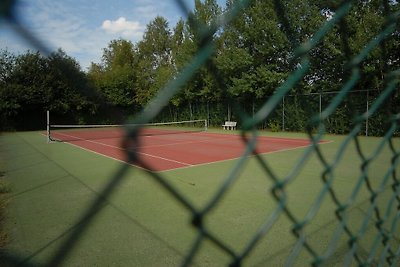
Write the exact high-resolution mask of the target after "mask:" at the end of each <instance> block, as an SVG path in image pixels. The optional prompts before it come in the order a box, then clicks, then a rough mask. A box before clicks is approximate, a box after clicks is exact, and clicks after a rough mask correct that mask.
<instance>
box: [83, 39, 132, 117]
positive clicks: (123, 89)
mask: <svg viewBox="0 0 400 267" xmlns="http://www.w3.org/2000/svg"><path fill="white" fill-rule="evenodd" d="M137 67H138V55H137V51H136V47H135V46H134V45H133V44H132V43H131V42H130V41H127V40H123V39H119V40H112V41H111V42H110V43H109V44H108V47H107V48H105V49H104V51H103V57H102V63H101V64H94V63H92V65H91V67H90V68H89V72H88V77H89V79H90V80H91V81H92V83H93V84H94V85H95V86H96V88H97V90H98V91H99V92H100V93H101V94H102V95H103V96H104V98H105V99H106V102H108V103H111V104H113V105H116V106H120V107H122V108H125V109H130V110H133V109H134V104H135V97H136V91H137V90H136V81H137V72H138V69H137Z"/></svg>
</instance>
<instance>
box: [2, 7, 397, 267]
mask: <svg viewBox="0 0 400 267" xmlns="http://www.w3.org/2000/svg"><path fill="white" fill-rule="evenodd" d="M14 2H15V1H12V0H9V1H2V2H1V15H2V17H3V19H5V20H7V21H8V22H11V23H12V24H13V25H14V27H15V30H16V32H18V33H19V34H20V35H21V36H22V37H24V38H25V39H27V41H29V42H30V43H31V44H32V46H33V47H35V48H37V49H39V50H41V51H44V52H45V53H46V52H48V51H47V49H46V45H45V44H43V42H42V41H41V40H39V39H37V38H36V37H35V36H34V35H33V34H31V33H30V32H29V31H28V30H26V29H25V28H23V27H22V26H21V25H20V24H19V23H18V17H19V16H20V14H14V13H13V9H12V7H13V4H14ZM231 2H232V4H231V5H229V9H228V10H227V11H226V12H224V13H223V15H222V16H221V17H218V18H215V19H214V20H213V21H212V23H211V24H210V25H208V26H207V28H205V26H204V25H203V24H196V21H194V23H195V24H196V25H197V26H200V25H202V27H204V28H203V29H202V31H200V32H201V34H202V35H201V40H202V42H200V43H201V46H200V47H199V49H198V51H197V53H196V54H195V55H194V57H193V58H192V59H191V61H190V63H189V64H188V65H187V67H186V68H184V69H183V70H182V71H181V72H180V73H179V74H177V76H176V77H175V78H174V79H172V80H170V81H169V82H168V83H167V85H166V86H165V87H164V88H163V89H162V90H160V91H159V92H158V94H157V95H156V96H155V97H154V98H153V99H152V101H150V102H149V104H148V105H147V107H146V108H145V109H144V110H143V112H141V113H140V114H139V115H138V116H136V118H135V119H134V120H133V122H134V123H135V124H137V125H140V124H142V123H147V122H150V121H152V120H154V119H155V118H156V117H157V116H160V112H161V111H162V110H163V108H164V107H165V106H167V105H168V103H169V101H170V100H171V98H172V97H173V96H174V95H175V94H177V93H178V92H179V90H180V88H181V87H182V86H183V85H185V83H187V82H188V81H189V80H190V79H191V77H192V76H193V75H194V73H196V71H197V70H198V69H200V68H201V67H203V66H208V64H206V63H209V62H208V59H209V58H210V57H212V56H213V53H214V49H215V47H214V44H213V42H212V38H211V36H213V35H214V34H215V33H216V32H217V31H219V30H220V28H221V27H223V26H224V25H226V24H228V23H230V22H231V21H232V20H233V19H234V18H235V17H236V16H238V15H239V14H240V13H241V12H242V11H243V10H244V9H245V8H246V7H248V6H249V5H250V4H251V2H252V1H246V0H243V1H231ZM283 2H284V1H279V0H275V1H273V3H274V7H275V10H276V15H277V17H278V18H279V21H280V23H281V26H282V31H283V32H284V33H285V34H286V36H287V38H288V40H293V36H292V35H293V33H294V32H295V29H294V28H293V27H292V25H291V24H290V22H289V20H288V19H287V17H288V16H289V15H290V14H287V12H286V10H285V8H284V5H283ZM329 2H330V3H331V2H332V3H331V4H332V5H333V6H336V9H335V11H334V12H330V13H329V14H330V17H329V19H327V20H326V21H325V23H324V24H323V25H321V26H320V27H319V29H318V30H317V31H316V32H315V33H314V34H313V35H312V36H311V37H304V38H301V39H304V40H305V41H304V42H303V43H302V44H300V45H297V44H296V42H295V41H293V42H292V45H293V59H292V60H293V61H294V62H295V64H294V66H296V68H294V70H293V72H292V73H291V74H290V75H289V77H288V78H287V79H286V80H285V81H284V82H283V83H282V84H281V85H280V86H279V87H277V88H276V90H275V94H274V95H272V96H271V97H269V98H267V99H266V100H265V101H263V103H262V104H259V103H257V104H252V105H251V106H250V107H247V108H243V106H240V107H239V106H236V105H235V102H234V101H232V103H229V105H230V106H231V108H232V110H234V112H235V113H234V114H235V116H237V119H238V120H240V127H241V133H242V135H243V142H244V143H245V149H244V150H243V153H242V156H241V158H240V159H238V160H237V161H236V163H235V165H234V166H233V167H232V168H231V170H230V171H229V172H228V173H226V175H225V176H224V178H223V179H224V182H223V183H222V185H221V186H220V187H219V188H218V189H217V190H216V192H215V194H214V195H213V196H212V197H211V198H210V199H209V200H208V202H207V204H206V205H205V206H204V207H202V208H198V207H196V206H195V205H193V204H192V203H191V202H190V201H189V200H188V199H187V198H186V197H185V196H184V195H183V194H181V193H180V192H179V191H178V190H177V189H176V188H174V186H173V184H171V183H169V182H168V179H164V177H163V174H162V173H156V172H150V171H149V172H148V175H149V176H151V177H152V178H153V179H154V180H155V181H157V182H158V183H159V184H160V185H161V186H162V187H163V188H164V189H165V191H166V192H168V193H169V194H170V196H171V198H174V199H176V200H177V201H178V202H179V203H181V204H182V205H183V206H184V207H185V208H186V210H187V212H188V213H189V214H190V216H191V218H192V219H191V223H192V226H193V228H194V229H195V230H196V232H197V237H196V239H195V241H194V242H193V244H192V245H191V247H190V248H188V253H187V255H185V259H184V261H183V263H182V264H183V265H184V266H187V265H190V264H191V263H193V260H194V258H195V256H196V254H197V253H198V252H199V250H200V247H201V244H202V243H204V242H205V241H208V242H211V243H213V244H214V245H215V246H216V247H218V249H220V250H221V252H223V253H225V254H226V255H228V256H229V257H230V259H231V260H230V262H231V265H232V266H239V265H241V264H242V262H243V261H244V260H245V259H246V257H247V256H248V255H249V254H250V253H251V252H252V251H253V250H254V249H255V248H256V247H257V244H258V243H259V241H260V240H261V239H262V238H264V237H265V236H267V235H268V233H269V231H270V230H271V228H272V226H273V225H274V223H276V221H277V218H278V217H280V216H285V217H286V218H287V219H289V221H290V222H291V223H292V234H293V236H294V237H295V238H296V242H295V245H294V246H293V248H292V250H291V253H290V255H289V256H288V258H287V259H286V264H287V265H288V266H292V265H296V259H297V258H298V256H299V253H300V251H303V250H305V251H306V252H307V253H308V254H309V255H310V256H311V258H312V261H311V262H309V264H312V265H315V266H320V265H324V264H326V263H327V259H328V258H330V257H332V255H335V252H336V251H335V249H336V245H337V243H338V239H341V238H344V239H346V240H347V244H348V251H347V253H345V254H346V259H345V262H346V263H347V264H349V265H350V264H351V263H352V262H353V263H354V262H355V263H356V265H358V266H367V265H372V266H375V265H379V266H383V265H388V266H398V265H399V255H400V246H399V231H398V225H399V221H400V209H399V207H400V192H399V190H400V186H399V177H398V174H397V172H396V170H398V166H399V155H400V151H398V150H397V149H396V146H395V145H394V144H393V142H394V135H395V134H396V133H397V134H398V131H399V123H400V113H398V110H397V113H396V112H394V113H392V114H385V115H379V116H377V114H378V113H379V109H380V108H381V107H382V106H383V105H387V103H388V99H390V98H391V96H392V95H393V94H395V93H396V92H397V93H398V90H399V85H398V84H399V78H400V69H395V70H392V71H390V72H388V73H384V76H385V83H384V86H383V87H382V88H380V89H379V90H378V91H363V92H359V93H358V94H363V95H364V97H363V98H362V99H363V100H361V101H356V100H358V99H359V98H358V97H354V94H356V93H355V92H352V89H354V87H355V85H356V84H357V83H358V82H360V81H362V77H361V75H360V65H361V64H362V63H363V62H364V61H365V60H366V59H367V58H368V56H369V54H370V53H371V52H372V51H373V50H374V49H375V48H377V47H380V46H381V45H382V44H383V43H384V42H385V41H386V40H388V39H390V38H399V36H398V28H399V22H400V13H399V11H397V12H395V13H390V8H386V9H385V10H386V12H387V14H386V15H385V18H386V21H385V22H384V23H383V24H382V25H381V26H382V28H381V31H380V32H379V33H378V34H377V35H376V36H374V37H373V38H371V39H370V40H369V41H368V42H367V43H365V45H364V46H363V49H362V50H361V51H359V53H357V54H356V55H351V54H346V58H347V62H345V64H344V65H345V66H346V68H345V69H344V70H343V73H344V74H346V75H343V77H345V78H344V79H343V80H342V82H341V85H342V86H341V88H340V90H339V91H335V93H332V94H330V95H329V96H328V94H325V95H321V94H315V95H313V96H311V95H308V96H307V98H308V100H307V101H305V100H304V99H303V98H304V97H305V96H304V95H294V94H292V93H291V90H292V89H293V88H294V87H295V86H296V85H297V84H298V83H299V82H300V81H301V80H302V79H303V78H304V77H305V76H306V75H308V74H309V72H310V70H311V69H312V68H313V65H312V64H313V62H312V61H311V60H310V55H311V54H312V52H313V49H315V48H316V47H317V46H318V44H319V43H320V42H321V40H322V39H323V38H324V37H325V36H326V35H327V34H329V33H330V32H332V31H334V28H336V27H339V28H340V27H342V28H345V27H344V26H343V22H344V20H345V18H346V16H347V15H348V13H349V12H350V10H351V8H352V5H354V4H356V3H359V2H360V3H361V4H363V5H368V4H370V2H371V1H343V2H342V3H340V4H338V3H339V1H329ZM176 4H177V5H179V6H180V7H182V10H184V11H185V12H187V13H189V12H188V9H187V7H186V5H185V2H184V1H179V0H177V1H176ZM396 4H397V1H381V5H382V6H383V7H388V6H390V5H396ZM189 18H190V15H189ZM396 31H397V33H396V34H394V32H396ZM338 32H339V33H338V34H339V36H338V38H343V39H346V36H343V35H346V34H345V33H343V32H341V31H338ZM346 53H347V52H346ZM382 60H383V61H384V60H386V59H385V58H382ZM397 60H398V59H397ZM397 64H398V62H397ZM217 78H218V77H217ZM366 94H371V95H368V96H367V95H366ZM356 98H357V99H356ZM310 99H313V101H310ZM258 102H260V100H258ZM395 106H396V104H395ZM398 106H400V103H397V107H398ZM213 107H214V108H217V109H218V107H216V105H214V104H213ZM202 109H203V110H202V112H206V113H208V117H209V119H210V120H211V121H212V123H214V122H213V119H215V120H218V119H221V118H220V115H217V116H215V118H214V117H213V112H212V109H211V108H210V107H209V106H208V105H206V106H205V107H203V108H202ZM220 109H221V110H225V108H220ZM244 110H246V111H247V112H245V111H244ZM164 112H165V110H164ZM167 112H168V111H167ZM169 112H170V114H171V115H172V116H176V114H178V112H176V111H169ZM224 112H225V111H224ZM341 113H346V114H347V115H348V114H350V115H351V116H347V115H346V116H344V117H345V118H346V121H343V119H342V117H340V118H339V119H335V116H340V114H341ZM293 114H296V116H294V115H293ZM333 115H334V116H333ZM189 116H190V114H189ZM292 117H293V118H296V120H295V121H291V118H292ZM344 117H343V118H344ZM376 117H378V118H376ZM349 118H351V121H350V119H349ZM223 119H225V118H223ZM227 119H228V118H227ZM374 120H378V121H380V122H381V123H382V121H384V122H385V123H386V124H385V125H387V127H379V130H380V131H382V135H383V138H382V139H381V140H380V142H379V145H378V146H377V147H376V148H375V150H374V151H373V153H372V154H370V155H366V153H364V151H363V149H362V148H361V145H360V140H359V135H364V134H366V133H367V132H368V131H370V130H368V125H370V123H371V121H374ZM219 123H220V121H217V122H216V124H219ZM332 123H343V127H342V129H344V130H343V132H340V133H346V137H345V138H344V141H343V142H342V143H341V144H340V145H339V148H338V150H337V151H336V153H335V157H334V159H333V160H330V159H328V158H326V156H325V155H324V153H323V152H322V151H321V148H320V146H319V142H320V141H321V140H322V139H323V138H324V135H325V134H326V133H327V132H329V131H330V130H329V129H330V126H331V124H332ZM380 125H381V124H380ZM260 128H269V129H271V128H273V129H274V130H281V129H283V130H294V131H299V130H304V131H306V132H307V133H308V137H309V140H310V141H311V146H309V147H308V148H307V149H305V151H304V153H303V154H302V156H301V158H300V159H299V160H298V162H297V163H296V164H295V165H293V166H291V170H290V171H289V173H288V174H287V175H283V176H280V175H277V174H276V173H275V172H274V169H273V168H272V167H271V165H270V163H269V162H268V161H267V160H266V159H265V158H264V157H262V156H260V155H258V154H257V153H255V152H256V144H257V135H258V130H257V129H260ZM139 130H140V127H139V128H136V127H128V128H127V134H126V137H125V142H124V143H125V144H126V145H125V148H126V151H127V153H128V156H129V161H130V162H131V163H134V164H139V165H140V166H146V163H145V162H140V161H141V159H140V158H139V157H138V156H137V153H136V152H137V151H136V146H135V144H137V142H138V135H137V133H138V131H139ZM353 142H354V143H355V146H356V149H357V151H358V154H359V158H360V161H361V163H360V168H361V170H362V172H361V175H360V176H359V177H358V178H357V183H356V184H355V185H354V188H352V194H351V196H350V197H349V198H347V199H346V200H343V199H342V198H340V197H338V194H340V192H337V191H335V190H334V187H333V186H332V184H333V183H334V181H335V179H337V177H336V173H335V168H336V167H337V164H338V162H339V161H340V159H341V157H342V156H343V154H344V153H345V152H346V150H348V149H351V148H350V143H353ZM385 146H387V147H389V148H390V151H391V156H390V158H391V159H390V160H391V167H390V168H389V169H387V170H386V171H385V173H382V174H381V177H382V178H381V180H380V181H379V182H378V184H379V186H372V184H376V183H377V182H376V181H371V178H370V176H369V166H370V165H371V164H372V163H373V162H374V160H375V159H376V158H377V157H378V156H379V154H380V152H381V151H382V149H383V147H385ZM250 155H253V156H254V158H255V159H256V161H257V164H258V167H259V168H261V169H262V170H263V171H264V172H265V177H266V178H267V179H268V180H269V181H271V182H272V183H273V185H272V189H271V191H270V194H271V196H272V197H273V198H274V199H275V201H276V206H275V208H274V210H273V211H272V212H271V213H269V214H266V215H268V216H266V219H265V221H264V222H263V224H262V225H261V227H260V228H259V229H258V231H256V232H255V233H254V235H253V236H252V238H251V239H250V240H247V241H244V242H245V243H244V244H243V249H242V250H240V251H238V250H232V249H231V248H230V246H229V244H228V243H227V241H225V240H223V239H221V238H220V237H219V236H218V235H217V234H215V233H213V232H212V231H210V229H209V228H208V227H207V225H206V224H205V223H204V221H205V220H206V218H207V217H208V216H209V214H210V213H211V212H212V210H213V209H215V207H216V206H217V205H218V204H219V203H220V201H221V199H222V198H223V197H224V196H225V195H226V194H227V192H228V190H229V188H230V186H231V185H232V184H233V183H234V182H235V181H236V180H237V178H238V176H239V173H240V171H241V169H243V168H244V165H245V164H246V162H247V160H248V157H249V156H250ZM310 157H317V158H318V160H319V162H320V164H321V165H322V166H323V171H322V174H321V179H322V180H323V182H324V184H323V187H322V189H321V190H320V192H319V193H318V194H317V195H316V196H315V197H316V200H315V202H313V203H311V204H310V207H309V209H308V210H309V212H308V213H307V214H306V215H305V216H304V217H302V218H299V217H298V216H295V213H294V211H293V210H292V209H291V208H290V207H289V206H288V205H287V198H288V197H289V195H288V190H287V187H288V185H289V184H290V183H291V182H293V181H294V180H295V179H296V177H297V174H298V173H299V172H300V171H301V169H302V166H303V164H304V163H305V162H306V161H307V160H308V159H309V158H310ZM129 168H130V165H123V166H122V167H121V168H120V169H119V170H118V171H117V172H116V173H115V174H114V175H113V176H112V177H110V179H109V183H108V186H107V187H106V189H105V190H104V191H103V192H101V193H100V194H99V195H100V196H101V197H99V198H98V199H96V200H95V201H94V202H93V203H92V205H91V206H90V208H89V209H88V210H87V211H86V212H85V213H84V214H82V216H81V219H80V221H79V222H78V223H77V224H76V225H75V227H73V228H72V229H73V230H72V234H71V235H69V236H68V238H67V239H66V241H65V242H64V243H63V244H62V246H60V247H59V248H58V249H57V251H56V252H55V253H54V255H53V256H52V257H51V259H50V260H49V262H47V263H45V265H47V266H58V265H61V264H62V263H63V262H64V261H65V259H66V258H67V257H68V255H69V254H70V253H71V251H72V248H73V247H74V246H75V245H76V244H77V243H78V242H79V241H80V237H81V236H82V235H83V233H84V232H85V231H87V230H88V228H89V227H90V225H91V223H92V222H93V220H94V219H95V218H96V217H97V216H98V215H99V213H101V206H102V201H103V199H107V197H108V196H110V194H111V193H112V192H113V191H114V190H115V189H116V188H117V187H118V185H119V184H120V182H121V180H122V178H123V177H124V176H125V175H127V171H128V169H129ZM149 169H150V168H149ZM362 186H366V188H367V189H368V192H369V195H370V198H369V202H368V207H367V209H366V214H364V215H363V216H362V217H361V219H360V220H361V221H360V225H361V226H360V228H358V229H354V228H352V227H350V226H349V216H350V215H349V212H350V210H351V204H352V203H353V201H354V199H355V198H356V196H357V194H358V192H359V190H360V187H362ZM387 188H390V189H389V190H387ZM383 195H384V196H385V200H386V202H385V203H384V205H378V200H379V201H381V199H382V196H383ZM326 198H329V199H331V200H332V201H333V203H334V204H335V206H336V208H335V217H336V219H337V222H338V227H337V229H336V230H335V231H334V234H333V236H332V237H329V238H328V240H326V242H327V243H328V245H327V248H326V250H325V252H324V253H321V252H318V251H319V250H317V249H316V248H315V246H313V244H312V242H310V239H309V238H308V237H307V235H306V231H305V230H304V229H305V228H306V227H307V225H309V224H310V223H311V222H312V220H313V218H314V217H315V214H316V212H317V211H318V210H319V208H320V207H321V203H322V201H323V200H324V199H326ZM380 204H382V203H380ZM382 207H384V208H382ZM392 207H396V208H395V209H392ZM393 210H394V212H393ZM370 221H373V222H374V226H373V227H374V229H375V230H376V231H375V233H376V234H375V235H374V238H373V239H372V240H371V246H370V248H369V251H365V249H364V250H362V251H361V249H360V246H359V240H360V239H362V237H363V235H364V234H365V232H366V225H367V224H368V223H369V222H370ZM4 258H5V259H6V261H7V262H8V263H9V264H10V265H12V264H13V263H18V262H19V261H20V258H19V256H18V255H14V254H13V253H12V252H11V253H10V252H7V253H6V254H5V255H4Z"/></svg>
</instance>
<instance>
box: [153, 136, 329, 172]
mask: <svg viewBox="0 0 400 267" xmlns="http://www.w3.org/2000/svg"><path fill="white" fill-rule="evenodd" d="M332 142H334V141H326V142H324V143H321V145H325V144H329V143H332ZM310 146H312V144H310V145H306V146H298V147H292V148H286V149H281V150H275V151H269V152H264V153H259V154H257V155H268V154H274V153H279V152H287V151H291V150H296V149H300V148H306V147H310ZM241 157H242V156H240V157H236V158H231V159H223V160H217V161H212V162H206V163H200V164H196V165H194V166H195V167H200V166H207V165H211V164H214V163H222V162H225V161H226V162H228V161H233V160H237V159H240V158H241ZM252 157H255V155H253V154H250V155H249V156H247V158H252ZM194 166H187V167H177V168H173V169H168V170H162V171H158V172H167V171H173V170H177V169H186V168H189V167H194Z"/></svg>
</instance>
